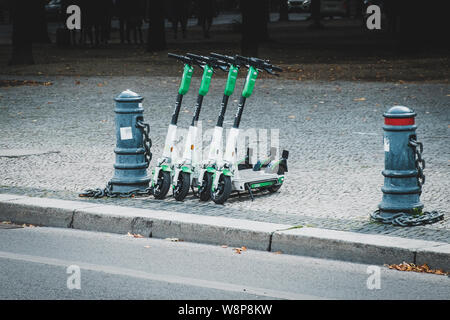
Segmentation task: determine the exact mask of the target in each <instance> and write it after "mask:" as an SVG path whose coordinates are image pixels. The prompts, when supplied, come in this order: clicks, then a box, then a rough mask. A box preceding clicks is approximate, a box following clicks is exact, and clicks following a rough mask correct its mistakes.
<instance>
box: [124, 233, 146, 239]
mask: <svg viewBox="0 0 450 320" xmlns="http://www.w3.org/2000/svg"><path fill="white" fill-rule="evenodd" d="M127 236H129V237H133V238H145V237H144V236H143V235H141V234H139V233H138V234H134V233H129V232H128V233H127Z"/></svg>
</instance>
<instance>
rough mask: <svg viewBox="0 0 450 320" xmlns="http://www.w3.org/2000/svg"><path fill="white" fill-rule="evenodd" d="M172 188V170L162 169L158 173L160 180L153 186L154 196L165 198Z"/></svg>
mask: <svg viewBox="0 0 450 320" xmlns="http://www.w3.org/2000/svg"><path fill="white" fill-rule="evenodd" d="M169 189H170V172H166V171H162V170H161V171H160V172H159V175H158V182H157V183H156V185H155V186H154V187H153V196H154V197H155V198H156V199H159V200H161V199H164V198H165V197H166V195H167V192H169Z"/></svg>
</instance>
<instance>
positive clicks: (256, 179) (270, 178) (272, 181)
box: [232, 169, 284, 191]
mask: <svg viewBox="0 0 450 320" xmlns="http://www.w3.org/2000/svg"><path fill="white" fill-rule="evenodd" d="M282 177H283V178H284V176H283V175H278V174H276V173H265V172H261V171H253V170H252V169H244V170H239V177H238V178H236V177H235V178H233V182H232V188H233V191H246V190H248V189H256V188H264V187H270V186H273V185H276V184H279V181H280V178H282Z"/></svg>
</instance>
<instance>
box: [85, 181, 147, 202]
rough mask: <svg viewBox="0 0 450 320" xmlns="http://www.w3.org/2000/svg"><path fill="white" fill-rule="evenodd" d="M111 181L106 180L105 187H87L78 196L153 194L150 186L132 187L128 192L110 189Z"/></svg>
mask: <svg viewBox="0 0 450 320" xmlns="http://www.w3.org/2000/svg"><path fill="white" fill-rule="evenodd" d="M112 187H113V185H112V183H111V181H109V182H108V184H107V185H106V187H105V188H103V189H101V188H96V189H87V190H85V191H84V192H82V193H80V194H78V196H79V197H86V198H96V199H97V198H103V197H108V198H132V197H135V196H149V195H152V194H153V189H152V187H147V188H146V189H145V190H141V189H133V190H130V191H128V192H117V191H113V190H112Z"/></svg>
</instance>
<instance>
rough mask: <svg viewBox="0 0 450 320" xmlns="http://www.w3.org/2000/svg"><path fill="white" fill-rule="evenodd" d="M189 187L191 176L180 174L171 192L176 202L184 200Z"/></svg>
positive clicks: (185, 173) (184, 173)
mask: <svg viewBox="0 0 450 320" xmlns="http://www.w3.org/2000/svg"><path fill="white" fill-rule="evenodd" d="M190 186H191V175H190V174H189V173H187V172H180V174H179V176H178V181H177V186H176V187H175V189H174V190H173V196H174V197H175V200H177V201H183V200H184V198H186V196H187V194H188V192H189V187H190Z"/></svg>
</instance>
